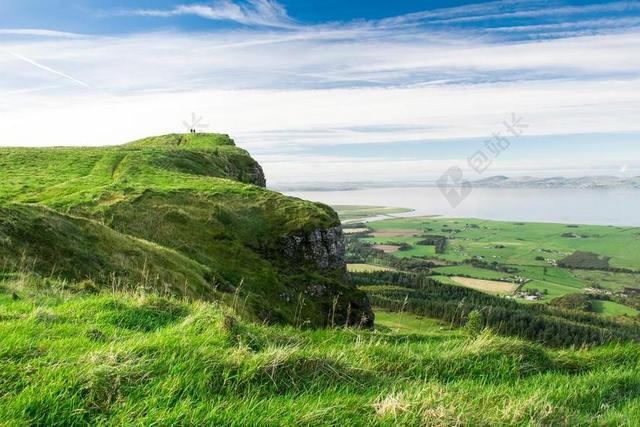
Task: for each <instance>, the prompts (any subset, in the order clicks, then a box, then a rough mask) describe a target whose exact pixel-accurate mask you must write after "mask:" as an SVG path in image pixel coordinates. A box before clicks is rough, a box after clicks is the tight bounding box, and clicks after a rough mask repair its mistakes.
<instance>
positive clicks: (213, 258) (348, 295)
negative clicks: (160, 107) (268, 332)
mask: <svg viewBox="0 0 640 427" xmlns="http://www.w3.org/2000/svg"><path fill="white" fill-rule="evenodd" d="M3 150H4V151H3ZM42 170H55V171H56V173H55V174H43V173H41V171H42ZM36 172H37V173H36ZM20 176H25V177H32V178H30V179H28V180H25V181H24V182H17V181H16V179H15V177H20ZM9 178H11V179H9ZM265 184H266V180H265V177H264V173H263V171H262V168H261V167H260V165H259V164H258V163H257V162H256V161H255V160H254V159H253V158H251V156H250V155H249V153H247V152H246V151H244V150H242V149H240V148H238V147H236V146H235V144H234V142H233V140H231V139H230V138H229V137H228V136H226V135H215V134H190V135H165V136H161V137H152V138H146V139H144V140H140V141H136V142H134V143H130V144H126V145H122V146H117V147H105V148H65V149H0V200H3V199H4V200H8V201H10V202H28V203H30V204H33V205H41V207H43V208H44V209H43V210H41V211H38V212H39V213H38V215H35V214H34V215H23V216H22V218H25V221H30V222H31V224H29V227H28V229H29V230H30V232H31V234H29V235H32V236H42V238H41V239H37V240H36V239H35V237H34V238H32V239H31V240H30V241H28V242H24V243H25V245H24V248H22V249H23V250H21V251H5V252H2V251H0V263H1V262H4V261H7V262H8V263H9V264H10V263H11V259H10V258H11V257H14V256H13V255H12V254H14V252H15V254H17V255H15V257H17V256H18V255H20V254H21V253H23V252H24V253H25V256H26V257H33V259H34V262H33V263H32V264H29V265H33V269H34V270H35V271H37V272H39V273H41V274H50V272H51V271H52V266H55V271H56V272H58V273H57V274H60V275H64V276H65V277H68V278H69V279H70V280H76V279H78V278H91V279H92V280H94V281H95V282H97V283H98V284H102V285H105V286H109V284H112V283H113V282H114V281H117V282H118V283H128V286H137V285H138V283H137V281H139V280H140V277H144V281H145V287H151V288H158V289H162V290H163V292H166V291H167V290H170V291H171V292H173V293H178V294H187V295H189V296H190V297H195V298H203V299H215V300H222V301H223V302H227V303H230V304H233V305H236V306H237V305H238V303H237V301H238V300H241V301H242V304H241V307H235V308H236V309H238V310H239V311H241V312H242V313H243V314H244V315H246V316H247V317H250V318H254V319H256V320H261V321H268V322H284V323H295V324H298V325H303V324H304V325H311V326H324V325H328V324H352V325H353V324H362V325H363V326H368V325H371V324H372V322H373V315H372V314H371V310H370V307H369V305H368V302H367V299H366V296H365V294H364V293H363V292H361V291H358V290H357V289H356V288H355V287H353V286H352V285H350V284H349V283H348V282H347V281H346V280H345V277H346V274H345V262H344V246H343V241H342V230H341V228H340V226H339V224H340V222H339V220H338V217H337V215H336V213H335V212H334V211H333V210H332V209H331V208H329V207H327V206H325V205H322V204H318V203H312V202H308V201H305V200H301V199H296V198H291V197H286V196H284V195H282V194H279V193H276V192H273V191H269V190H267V189H266V188H265ZM47 209H49V210H55V213H56V215H59V216H58V217H55V218H54V217H53V216H52V217H51V218H45V219H46V221H41V220H40V219H38V216H45V217H48V216H50V214H49V213H48V212H49V210H47ZM52 212H53V211H52ZM68 213H70V214H72V216H69V217H66V216H65V215H66V214H68ZM80 217H84V218H86V219H89V220H97V223H99V224H102V225H104V227H105V228H91V227H89V225H87V226H86V227H84V225H83V227H84V228H86V229H87V230H88V231H87V233H89V234H91V233H93V234H91V236H89V234H88V235H87V238H84V236H79V237H76V236H72V235H70V234H69V233H68V229H69V227H68V226H67V225H65V224H67V223H69V224H75V222H74V220H73V218H80ZM52 221H54V222H52ZM48 223H49V224H59V226H55V227H52V226H47V224H48ZM82 224H85V223H82ZM86 224H92V223H86ZM0 225H2V224H0ZM83 227H80V229H83ZM6 228H7V230H6V233H5V234H7V233H8V238H11V239H13V240H12V241H19V239H20V236H19V235H17V234H16V235H11V233H12V231H11V230H13V229H14V228H11V227H8V226H7V227H6ZM1 231H2V230H1V229H0V232H1ZM79 233H80V234H81V232H80V231H79V232H77V233H75V234H79ZM96 234H98V235H104V236H106V237H104V238H100V237H95V235H96ZM119 236H120V237H119ZM0 237H1V235H0ZM68 241H77V244H74V245H66V244H65V245H60V242H68ZM141 241H142V242H146V243H145V244H143V245H140V244H139V242H141ZM108 242H118V244H117V245H115V243H113V244H112V243H108ZM45 246H46V247H45ZM55 248H59V249H62V248H63V249H64V251H58V250H55ZM145 248H153V251H154V255H153V256H146V255H145V253H144V251H145V250H147V249H145ZM150 250H151V249H150ZM56 253H63V254H67V256H64V257H56V256H55V254H56ZM92 254H99V257H98V258H99V259H98V258H95V257H92ZM125 254H128V255H125ZM132 254H135V259H137V260H139V259H142V260H147V259H148V260H149V261H148V262H147V261H145V262H143V263H142V269H144V270H145V274H144V275H142V276H141V274H140V273H139V271H137V270H139V269H140V265H139V264H140V263H139V262H137V261H136V262H133V261H131V262H129V261H128V260H133V259H134V256H133V255H132ZM85 256H86V257H88V258H87V259H91V260H93V261H95V262H91V263H82V265H79V264H78V263H77V262H78V261H79V260H81V259H83V257H85ZM15 257H14V258H15ZM47 257H49V258H51V259H46V258H47ZM163 258H164V260H163ZM169 258H171V260H172V261H171V263H169V262H168V261H167V260H168V259H169ZM180 260H183V261H184V260H186V261H188V262H183V261H180ZM15 261H16V263H17V262H18V261H19V260H17V259H16V260H15ZM178 263H182V264H183V266H182V267H181V268H179V269H177V268H174V266H175V265H176V264H178ZM63 264H64V265H63ZM114 266H115V267H114ZM174 270H175V271H174ZM238 295H239V296H240V298H239V297H238Z"/></svg>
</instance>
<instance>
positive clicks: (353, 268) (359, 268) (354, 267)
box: [347, 264, 393, 273]
mask: <svg viewBox="0 0 640 427" xmlns="http://www.w3.org/2000/svg"><path fill="white" fill-rule="evenodd" d="M391 270H393V269H392V268H389V267H385V266H382V265H375V264H347V271H350V272H358V273H360V272H363V271H391Z"/></svg>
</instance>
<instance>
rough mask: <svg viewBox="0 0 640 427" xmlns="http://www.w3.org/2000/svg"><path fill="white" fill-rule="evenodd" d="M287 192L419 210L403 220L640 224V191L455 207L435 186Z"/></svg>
mask: <svg viewBox="0 0 640 427" xmlns="http://www.w3.org/2000/svg"><path fill="white" fill-rule="evenodd" d="M285 194H287V195H290V196H295V197H300V198H303V199H307V200H314V201H319V202H323V203H326V204H329V205H373V206H390V207H402V208H411V209H414V212H411V213H408V214H402V215H400V216H416V215H417V216H420V215H440V216H443V217H455V218H481V219H494V220H501V221H530V222H556V223H563V224H594V225H618V226H620V225H621V226H625V225H626V226H640V190H620V189H615V190H594V189H520V188H518V189H511V188H508V189H507V188H474V189H473V191H472V192H471V194H470V195H469V196H468V197H467V198H466V199H465V200H464V201H463V202H462V203H461V204H460V205H459V206H457V207H455V208H454V207H452V206H451V205H450V204H449V203H448V201H447V199H446V198H445V197H444V196H443V195H442V193H441V192H440V190H439V189H438V188H435V187H411V188H372V189H361V190H344V191H287V192H285Z"/></svg>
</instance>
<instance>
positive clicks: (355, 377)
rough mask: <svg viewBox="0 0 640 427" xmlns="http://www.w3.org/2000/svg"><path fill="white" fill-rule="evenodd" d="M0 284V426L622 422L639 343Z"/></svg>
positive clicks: (31, 283) (635, 387)
mask: <svg viewBox="0 0 640 427" xmlns="http://www.w3.org/2000/svg"><path fill="white" fill-rule="evenodd" d="M72 285H73V284H70V283H61V282H58V281H55V280H45V281H43V280H41V279H37V278H33V277H31V276H29V275H18V276H11V277H6V278H5V279H4V280H2V281H0V365H1V367H2V369H0V425H1V426H23V425H47V426H62V425H64V426H73V425H323V426H325V425H354V426H365V425H367V426H369V425H380V426H392V425H411V426H413V425H429V426H450V425H461V426H462V425H469V426H495V425H522V426H526V425H549V426H551V425H561V426H591V425H593V426H596V425H598V426H604V425H610V426H618V425H625V426H631V425H634V421H633V420H634V419H636V420H637V414H638V413H639V412H640V369H639V367H640V346H639V345H638V344H637V343H626V344H610V345H606V346H600V347H595V348H591V349H564V350H552V349H549V348H545V347H542V346H540V345H537V344H532V343H530V342H527V341H523V340H520V339H515V338H505V337H499V336H496V335H494V334H493V333H492V332H490V331H481V332H480V331H474V330H471V329H467V330H463V329H452V328H450V327H449V325H448V324H447V323H445V324H443V323H439V322H436V321H433V320H429V319H425V318H421V317H416V316H415V315H412V314H410V313H406V312H405V313H386V312H380V314H379V321H377V325H378V326H377V329H376V330H374V331H368V330H358V329H351V328H349V329H342V328H339V329H324V330H308V329H300V328H295V327H292V326H266V325H260V324H256V323H251V322H246V321H244V320H241V319H240V318H238V317H235V316H232V314H231V313H230V311H229V310H228V309H226V308H224V307H223V306H219V305H217V304H211V303H204V302H201V301H195V302H189V301H186V300H184V299H176V298H173V297H159V296H150V295H148V294H141V293H137V292H115V293H112V292H107V291H103V292H101V293H99V294H94V293H91V292H89V291H83V292H75V291H74V292H71V291H70V290H68V287H69V286H72Z"/></svg>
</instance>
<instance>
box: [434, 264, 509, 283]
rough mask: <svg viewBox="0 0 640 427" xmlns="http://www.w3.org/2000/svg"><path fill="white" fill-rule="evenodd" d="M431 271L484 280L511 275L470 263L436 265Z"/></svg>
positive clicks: (505, 277) (498, 278)
mask: <svg viewBox="0 0 640 427" xmlns="http://www.w3.org/2000/svg"><path fill="white" fill-rule="evenodd" d="M433 272H434V273H436V274H441V275H444V276H468V277H473V278H476V279H485V280H500V279H507V278H509V277H511V275H509V274H507V273H502V272H500V271H494V270H487V269H486V268H477V267H473V266H471V265H452V266H447V267H437V268H434V269H433Z"/></svg>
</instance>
